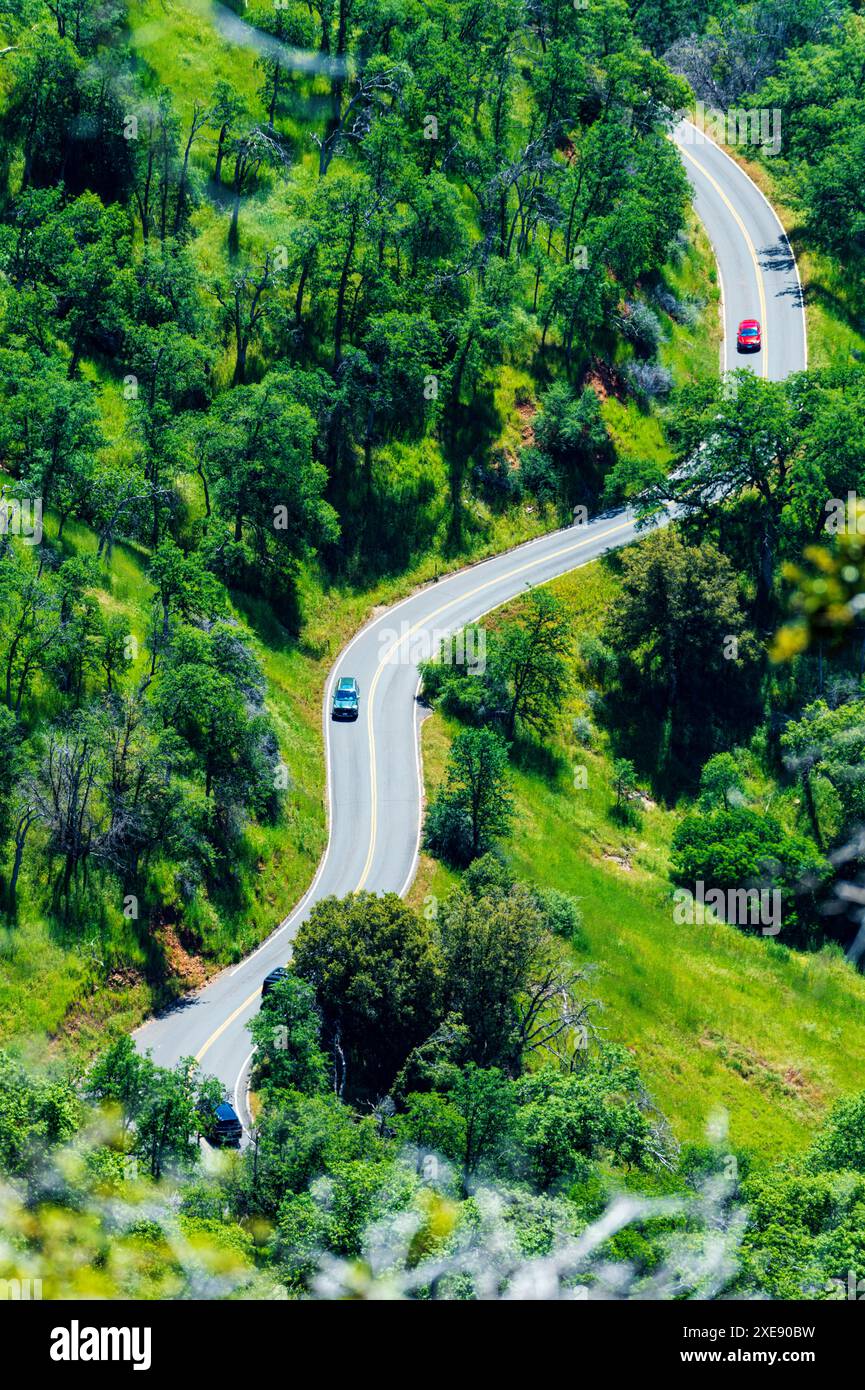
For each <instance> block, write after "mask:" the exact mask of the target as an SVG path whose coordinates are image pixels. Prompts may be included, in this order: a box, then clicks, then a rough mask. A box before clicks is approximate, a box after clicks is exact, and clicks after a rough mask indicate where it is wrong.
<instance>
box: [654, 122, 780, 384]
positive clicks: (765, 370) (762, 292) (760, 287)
mask: <svg viewBox="0 0 865 1390" xmlns="http://www.w3.org/2000/svg"><path fill="white" fill-rule="evenodd" d="M676 148H677V150H678V151H679V153H680V154H682V155H684V156H685V158H686V159H687V160H690V162H691V164H693V165H694V166H695V168H697V169H699V171H700V173H701V174H702V175H703V178H704V179H707V180H708V182H709V183H710V184H711V185H712V187H713V188H714V190H715V192H716V193H717V195H718V197H719V198H720V199H721V201H722V202H723V203H724V205H725V206H726V207H727V209H728V211H729V212H730V214H731V216H732V217H733V219H734V221H735V222H736V225H737V227H738V228H739V231H740V232H741V233H742V236H743V237H744V238H745V245H746V246H747V248H748V251H749V252H750V255H751V260H752V261H753V262H754V270H755V272H756V275H757V294H758V295H759V297H760V315H761V317H760V323H761V327H762V333H763V352H762V357H763V361H762V374H763V377H764V378H765V379H768V376H769V348H768V332H767V330H768V324H767V322H766V319H767V313H766V289H765V286H764V284H763V271H762V269H761V267H760V262H759V260H758V259H757V251H756V249H755V247H754V243H753V241H752V240H751V237H750V234H749V232H748V228H747V227H746V226H745V223H744V222H743V221H742V219H741V217H740V216H739V214H738V212H737V211H736V209H735V208H734V207H733V204H732V203H731V202H730V199H729V198H728V197H727V195H726V193H725V192H724V190H723V188H722V187H721V185H720V184H719V183H718V182H717V181H716V180H715V179H713V178H712V175H711V174H710V173H709V171H708V169H707V168H706V167H705V165H703V164H701V163H700V161H699V159H695V158H694V156H693V155H692V154H691V153H690V152H689V151H688V150H686V149H685V147H684V146H683V145H680V144H678V142H676ZM726 331H727V326H726V324H725V325H724V332H725V333H726Z"/></svg>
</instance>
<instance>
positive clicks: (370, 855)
mask: <svg viewBox="0 0 865 1390" xmlns="http://www.w3.org/2000/svg"><path fill="white" fill-rule="evenodd" d="M677 148H678V149H679V151H680V152H681V153H682V154H683V155H684V156H685V158H686V159H688V160H690V162H691V163H692V164H693V165H695V166H696V168H698V169H699V170H700V173H701V174H702V175H703V177H704V178H705V179H707V180H708V182H709V183H710V184H711V185H712V187H713V188H714V190H715V192H716V193H717V194H718V196H719V198H720V199H721V201H722V202H723V203H724V205H725V206H726V207H727V209H728V210H729V212H730V214H731V215H732V217H733V219H734V221H735V222H736V225H737V226H738V228H739V230H740V231H741V233H742V236H743V237H744V238H745V245H746V246H747V248H748V251H749V252H750V255H751V260H752V261H753V262H754V270H755V272H756V275H757V293H758V294H759V296H760V312H761V315H762V319H761V323H762V331H763V353H762V357H763V362H762V369H763V376H764V377H768V373H769V353H768V348H767V346H766V328H767V323H766V318H767V315H766V291H765V288H764V286H763V272H762V270H761V269H760V262H759V260H758V259H757V252H756V250H755V247H754V243H753V241H752V240H751V237H750V236H749V234H748V229H747V227H746V226H745V224H744V222H743V221H742V219H741V217H740V216H739V214H738V212H737V211H736V209H735V208H734V207H733V204H732V203H731V202H730V199H729V198H728V197H727V195H726V193H725V192H724V190H723V188H722V187H721V185H720V184H719V183H717V181H716V180H715V179H713V178H712V175H711V174H710V173H709V171H708V169H706V168H705V167H704V166H703V165H702V164H701V163H700V161H699V160H698V159H695V158H694V156H693V155H692V154H689V152H688V151H687V150H686V149H684V148H683V147H682V146H681V145H677ZM724 331H725V332H726V325H725V330H724ZM632 524H633V523H632V522H630V521H623V522H620V523H619V525H617V526H611V527H610V529H609V531H604V532H603V533H602V534H601V535H600V536H589V537H587V539H586V540H582V541H576V542H575V543H574V544H573V545H566V546H563V547H562V548H561V549H560V550H554V551H552V553H551V554H549V555H542V556H540V558H539V559H537V560H529V561H528V562H527V563H526V564H524V565H518V566H517V567H516V568H515V569H512V570H508V571H507V573H506V574H500V575H497V576H496V577H495V578H494V579H488V580H487V581H486V582H485V583H484V584H478V585H476V587H475V588H474V589H469V590H468V592H467V593H464V594H458V595H457V597H456V598H454V599H451V600H449V602H447V603H443V604H442V605H441V606H440V607H439V608H436V609H435V611H434V612H432V613H428V614H427V615H426V617H424V618H419V619H418V621H417V622H416V623H415V624H414V626H413V627H411V628H410V629H409V630H408V632H405V633H403V635H402V636H401V637H398V638H397V640H396V641H395V642H394V643H393V645H392V646H391V647H389V648H388V650H387V652H386V653H385V655H384V656H383V657H382V659H381V661H380V662H379V664H378V666H377V668H376V672H375V675H374V676H373V679H372V683H371V685H370V689H369V697H368V699H367V709H366V726H367V734H368V737H369V769H370V796H371V821H370V837H369V850H368V852H367V856H366V863H365V864H364V866H363V872H362V873H361V876H360V880H359V881H358V885H357V887H356V889H355V890H354V891H355V892H356V893H359V892H360V891H361V889H362V888H363V886H364V884H365V883H366V881H367V879H368V878H369V874H370V870H371V869H372V863H373V859H374V857H375V850H376V842H377V838H378V776H377V771H376V746H375V732H374V729H373V708H374V701H375V692H376V690H377V689H378V683H379V681H380V680H381V676H382V672H383V671H384V668H385V666H387V665H388V664H389V662H390V658H391V657H392V656H393V654H394V652H395V651H396V649H397V648H398V647H399V646H400V645H401V644H402V643H403V642H405V641H407V640H408V638H410V637H413V636H414V634H415V633H416V632H419V631H420V629H421V628H422V627H424V626H425V625H426V624H427V623H430V622H432V621H433V619H434V618H438V617H440V615H441V614H442V613H446V612H447V610H448V609H449V608H454V607H456V605H457V604H458V603H463V602H464V601H465V600H466V599H470V598H474V597H475V595H476V594H480V593H483V591H484V590H485V589H490V588H493V587H494V586H495V585H496V584H501V583H502V582H503V581H504V580H507V579H513V578H515V576H516V575H518V574H524V573H525V572H526V571H527V570H531V569H536V568H537V566H538V565H543V564H545V563H546V562H547V561H548V560H556V559H558V558H559V557H560V556H562V555H570V554H572V553H573V552H574V551H575V550H581V549H582V548H583V547H584V546H587V545H591V544H592V543H593V542H594V541H598V540H604V539H605V538H606V537H607V536H614V535H616V533H617V532H619V531H625V530H627V528H628V527H629V526H631V525H632ZM260 993H261V986H260V985H259V986H258V987H257V988H256V989H254V990H253V992H252V994H250V995H249V997H248V998H247V999H244V1001H243V1003H242V1004H240V1005H238V1007H237V1008H236V1009H235V1010H234V1013H232V1014H229V1016H228V1018H226V1019H225V1020H224V1022H222V1023H221V1024H220V1025H219V1027H218V1028H217V1029H216V1031H215V1032H213V1033H211V1035H210V1037H209V1038H208V1039H207V1042H206V1043H204V1045H203V1046H202V1047H201V1049H200V1050H199V1051H198V1052H196V1054H195V1060H196V1061H197V1062H200V1061H201V1059H202V1058H203V1057H204V1056H205V1054H206V1053H207V1052H209V1051H210V1049H211V1047H212V1046H213V1044H214V1043H215V1042H216V1041H217V1039H219V1038H221V1037H222V1034H223V1033H224V1032H225V1030H226V1028H229V1027H230V1026H231V1024H232V1023H233V1022H234V1020H235V1019H236V1018H239V1017H240V1015H241V1014H242V1013H243V1012H244V1011H245V1010H246V1009H248V1008H249V1006H250V1004H252V1003H253V1002H254V1000H255V999H257V998H258V996H259V994H260Z"/></svg>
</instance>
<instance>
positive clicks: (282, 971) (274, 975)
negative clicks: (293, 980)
mask: <svg viewBox="0 0 865 1390" xmlns="http://www.w3.org/2000/svg"><path fill="white" fill-rule="evenodd" d="M287 974H288V971H287V970H286V968H285V966H284V965H278V966H277V967H276V969H275V970H271V972H270V974H269V975H265V977H264V979H263V980H262V983H261V997H262V999H266V998H267V996H268V995H269V994H270V991H271V990H272V989H274V988H275V986H276V985H278V984H279V982H280V980H284V979H285V977H286V975H287Z"/></svg>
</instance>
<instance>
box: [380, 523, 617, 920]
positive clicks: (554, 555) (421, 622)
mask: <svg viewBox="0 0 865 1390" xmlns="http://www.w3.org/2000/svg"><path fill="white" fill-rule="evenodd" d="M632 525H633V522H631V521H623V522H620V523H619V524H618V525H617V526H611V527H610V529H609V530H608V531H604V532H602V534H601V535H600V536H589V537H588V538H587V539H586V540H583V541H575V542H574V544H573V545H565V546H562V548H561V549H560V550H554V551H552V552H551V553H550V554H549V555H541V556H540V557H539V558H538V559H537V560H529V561H528V562H527V563H526V564H524V565H517V567H516V568H515V569H512V570H508V572H507V573H506V574H499V575H496V577H495V579H488V580H487V581H486V582H485V583H484V584H478V585H476V586H475V588H474V589H469V590H468V591H467V592H466V593H464V594H458V595H457V597H456V598H453V599H450V600H449V601H448V602H447V603H443V604H442V605H441V607H440V608H436V609H435V611H434V612H432V613H427V615H426V616H425V617H423V618H419V619H418V621H417V622H416V623H415V624H414V626H413V627H411V628H409V630H408V632H404V633H403V634H402V636H401V637H398V638H397V639H396V641H395V642H394V643H393V645H392V646H391V647H389V648H388V650H387V651H386V652H385V654H384V656H383V657H382V659H381V661H380V662H379V664H378V667H377V669H376V673H375V675H374V677H373V679H372V683H371V685H370V688H369V699H368V701H367V707H366V725H367V733H368V736H369V750H370V790H371V795H372V821H371V825H370V837H369V851H368V853H367V856H366V863H365V864H364V866H363V873H362V874H361V876H360V881H359V883H358V885H357V887H356V889H355V890H354V891H355V892H356V893H359V892H360V891H361V889H362V888H363V886H364V884H365V883H366V881H367V879H368V877H369V872H370V869H371V868H372V861H373V857H374V855H375V847H376V836H377V830H378V795H377V791H378V777H377V774H376V759H375V733H374V732H373V708H374V698H375V692H376V690H377V688H378V683H379V681H380V680H381V677H382V672H383V671H384V668H385V666H387V665H388V664H389V662H390V658H391V657H392V656H393V654H394V652H395V651H396V649H397V647H399V646H400V645H401V644H402V643H403V642H406V641H407V640H408V639H409V638H410V637H413V636H414V634H415V633H416V632H418V631H419V630H420V629H421V628H422V627H425V626H426V625H427V623H431V622H432V621H433V620H434V619H435V618H438V617H439V616H440V615H441V614H442V613H446V612H447V610H448V609H449V608H455V607H456V605H457V604H458V603H464V602H465V601H466V600H467V599H471V598H474V597H475V595H476V594H481V593H483V591H484V590H485V589H491V588H493V587H494V586H495V585H496V584H501V583H502V582H503V581H504V580H506V579H513V578H514V577H515V576H516V575H518V574H524V573H525V572H526V570H531V569H536V568H537V566H538V565H543V564H546V563H547V561H548V560H556V559H558V558H559V556H561V555H570V554H571V553H572V552H573V551H575V550H581V549H582V548H583V546H586V545H591V544H592V543H593V541H598V540H604V539H605V537H607V536H613V535H615V534H616V533H617V532H618V531H625V530H627V529H628V527H629V526H632Z"/></svg>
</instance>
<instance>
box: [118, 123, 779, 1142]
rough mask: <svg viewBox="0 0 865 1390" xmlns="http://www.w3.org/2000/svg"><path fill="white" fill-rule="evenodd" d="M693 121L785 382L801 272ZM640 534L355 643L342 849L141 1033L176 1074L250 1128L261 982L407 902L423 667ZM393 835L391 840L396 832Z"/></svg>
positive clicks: (563, 550) (737, 264)
mask: <svg viewBox="0 0 865 1390" xmlns="http://www.w3.org/2000/svg"><path fill="white" fill-rule="evenodd" d="M687 125H688V123H682V124H681V125H680V126H678V127H677V129H676V131H675V132H674V136H673V138H674V139H675V141H676V143H677V145H679V147H680V149H681V151H682V154H683V156H684V159H685V166H686V169H687V171H688V176H689V178H690V181H691V184H692V187H693V190H694V200H695V206H696V209H697V212H698V215H699V216H700V218H701V220H702V222H703V224H704V226H705V228H706V231H707V233H708V235H709V238H710V241H711V242H712V246H713V248H714V251H715V256H716V260H717V263H718V272H719V277H720V282H721V287H722V299H723V315H724V353H725V356H724V365H725V366H729V364H730V360H731V344H732V345H733V347H735V341H736V326H737V324H738V322H739V321H740V320H741V319H743V318H752V317H758V316H759V317H760V318H761V321H762V324H763V334H764V348H763V351H762V353H760V354H758V355H756V356H755V357H750V358H746V359H743V365H746V366H749V367H750V368H751V369H752V370H758V371H760V372H761V373H762V375H763V376H764V377H767V378H769V379H773V380H780V379H781V378H783V377H784V376H787V375H788V374H789V373H790V372H792V371H797V370H801V369H803V368H804V367H805V366H806V365H807V341H806V330H805V316H804V308H803V302H802V291H801V285H800V283H799V277H798V268H797V266H796V262H795V258H794V257H793V254H792V251H791V249H790V245H789V242H788V240H787V237H786V234H785V232H784V229H783V227H782V226H781V223H780V221H779V220H778V218H777V215H776V214H775V212H774V210H773V209H772V207H771V204H769V202H768V201H767V199H766V198H765V196H764V195H763V194H762V192H761V191H760V190H759V189H758V188H757V186H756V185H755V184H754V183H753V182H752V180H751V179H750V178H749V177H748V175H747V174H746V173H745V172H744V170H743V169H741V167H740V166H739V165H738V164H737V163H736V162H735V160H733V159H732V158H731V157H730V156H729V155H728V154H727V153H726V152H725V151H724V150H722V149H721V148H720V147H719V146H717V145H715V144H714V143H713V142H712V141H711V140H709V139H708V137H706V136H702V138H701V139H698V138H695V137H697V136H699V135H700V134H701V133H700V132H696V128H692V131H693V134H691V133H689V131H688V128H687ZM635 535H636V525H635V520H634V517H633V515H632V514H631V513H630V512H628V511H625V512H622V513H619V514H618V515H616V516H606V517H599V518H597V519H596V520H595V521H593V522H590V523H587V524H585V525H583V526H580V527H578V528H573V527H572V528H569V529H567V530H565V531H557V532H554V533H551V534H549V535H546V536H541V537H539V538H538V539H536V540H534V541H529V542H527V543H526V544H525V545H523V546H520V547H518V548H517V549H516V550H513V551H509V552H507V553H505V554H504V555H498V556H494V557H493V558H492V559H489V560H485V561H483V562H482V563H480V564H478V565H475V566H473V567H471V568H469V569H467V570H461V571H459V572H458V573H456V574H452V575H449V576H447V577H446V578H443V579H441V580H440V581H439V582H438V583H434V584H430V585H428V586H427V587H426V588H424V589H421V590H419V591H418V592H417V593H415V594H412V595H410V596H409V597H408V598H406V599H404V600H402V602H401V603H398V604H396V605H395V606H394V607H393V608H391V609H388V610H387V611H386V612H385V613H382V614H379V615H378V616H377V617H375V618H374V619H372V620H371V621H370V622H369V623H368V624H367V625H366V626H365V627H364V628H362V629H361V631H360V632H358V633H357V634H356V635H355V636H354V637H353V638H352V639H351V641H350V642H349V643H348V645H347V646H346V647H345V649H344V650H343V652H342V653H341V655H340V657H339V659H338V660H337V662H336V664H335V665H334V668H333V670H332V672H331V675H330V679H329V680H328V682H327V687H326V690H325V695H324V703H323V720H324V742H325V756H326V763H327V798H328V822H329V824H328V831H329V835H328V844H327V848H326V850H325V853H324V856H323V858H322V860H321V862H320V864H319V867H318V870H317V872H316V875H315V878H314V879H313V882H312V884H311V885H310V887H309V889H308V890H307V892H306V894H305V895H304V897H303V899H302V900H301V902H300V903H299V904H298V906H297V907H296V908H295V909H294V911H293V912H292V913H291V914H290V915H289V916H288V917H286V918H285V919H284V920H283V921H282V922H281V923H280V925H279V926H278V927H277V929H276V930H275V931H274V933H273V934H272V935H271V936H270V937H268V939H267V940H266V941H265V942H264V943H263V944H262V945H261V946H259V947H258V949H257V950H256V951H254V952H253V953H252V954H251V955H250V956H248V957H246V959H245V960H244V961H242V962H241V963H240V964H239V965H236V966H234V967H233V968H230V969H228V970H224V971H223V972H222V973H221V974H220V975H218V976H216V978H215V979H214V980H212V981H211V982H210V983H209V984H208V985H207V986H206V987H205V988H204V989H203V990H201V991H200V992H199V993H197V994H195V995H193V996H190V997H187V998H186V999H184V1000H182V1001H180V1003H179V1004H178V1005H177V1006H176V1007H175V1008H173V1009H172V1010H171V1011H169V1012H168V1013H166V1014H163V1015H161V1016H160V1017H158V1018H154V1019H151V1020H150V1021H149V1022H148V1023H146V1024H145V1025H144V1026H143V1027H142V1028H141V1029H139V1030H138V1033H137V1035H136V1041H137V1044H138V1046H139V1047H140V1048H142V1049H148V1050H150V1051H151V1053H152V1055H153V1058H154V1060H155V1061H156V1062H157V1063H159V1064H160V1065H163V1066H170V1065H172V1064H173V1063H175V1062H176V1061H178V1060H179V1059H180V1058H181V1057H184V1056H194V1057H196V1058H197V1059H198V1060H199V1061H204V1060H205V1059H206V1064H207V1070H208V1071H210V1072H213V1073H214V1074H215V1075H216V1076H217V1077H219V1079H220V1080H221V1081H222V1082H223V1084H224V1085H225V1087H226V1090H227V1092H228V1094H229V1095H233V1096H234V1098H235V1107H236V1108H237V1110H238V1113H239V1114H240V1115H241V1118H242V1119H243V1120H244V1122H245V1123H247V1122H248V1118H249V1117H248V1115H247V1113H246V1100H245V1077H246V1072H247V1068H248V1065H249V1061H250V1057H251V1053H250V1051H249V1040H248V1037H247V1035H246V1033H245V1028H246V1023H247V1021H248V1020H249V1018H250V1017H251V1015H252V1013H253V1011H254V1009H255V1008H256V1006H257V1003H258V999H259V995H260V991H261V981H262V979H263V978H264V976H265V975H266V974H267V973H268V971H270V970H272V969H273V968H274V966H276V965H281V964H284V963H285V960H286V959H287V956H288V953H289V942H290V940H291V938H292V937H293V935H294V934H295V932H296V930H297V928H298V927H299V925H300V923H301V922H302V921H303V920H304V919H305V917H306V916H308V914H309V913H310V912H311V910H312V908H313V906H314V904H315V903H316V902H317V901H319V900H320V899H321V898H323V897H326V896H329V895H331V894H334V895H336V896H343V895H345V894H347V893H351V892H356V891H359V890H360V889H367V890H369V891H373V892H385V891H398V892H405V891H406V890H407V888H408V886H409V884H410V883H411V880H412V877H413V874H414V870H415V866H416V863H417V855H418V848H419V840H420V824H421V815H422V803H423V788H422V779H421V769H420V754H419V721H420V713H419V707H418V702H417V700H416V698H415V697H416V695H417V691H418V679H419V678H418V669H417V666H418V659H419V655H418V653H419V649H420V655H421V656H424V655H426V654H427V653H429V654H432V652H433V651H434V650H436V649H437V647H438V645H439V643H440V641H441V640H442V638H444V637H445V636H447V635H449V634H452V633H454V632H456V631H459V630H460V629H462V628H464V627H465V626H466V625H467V624H470V623H473V622H475V621H476V620H477V619H478V618H479V617H481V616H482V614H484V613H487V612H490V611H492V610H493V609H495V608H498V607H499V606H500V605H501V604H503V603H506V602H507V601H508V600H509V599H512V598H513V597H515V595H517V594H519V593H520V592H522V591H523V590H524V589H525V588H527V587H533V586H535V585H537V584H543V583H547V582H549V581H550V580H551V579H554V578H556V577H558V576H559V575H561V574H564V573H566V572H568V571H569V570H572V569H575V568H577V567H579V566H580V565H584V564H588V563H589V562H590V561H591V560H594V559H596V558H597V557H598V556H599V555H601V554H603V553H604V552H605V551H606V550H609V549H611V548H613V547H616V546H620V545H625V544H627V543H628V542H629V541H631V540H633V539H634V537H635ZM337 675H353V676H355V677H357V679H358V680H359V682H360V686H361V702H362V712H361V717H360V719H359V720H358V721H357V722H356V723H354V724H343V723H332V722H331V721H330V719H329V711H330V703H331V698H332V693H333V686H334V682H335V681H336V678H337ZM384 827H386V833H384Z"/></svg>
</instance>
